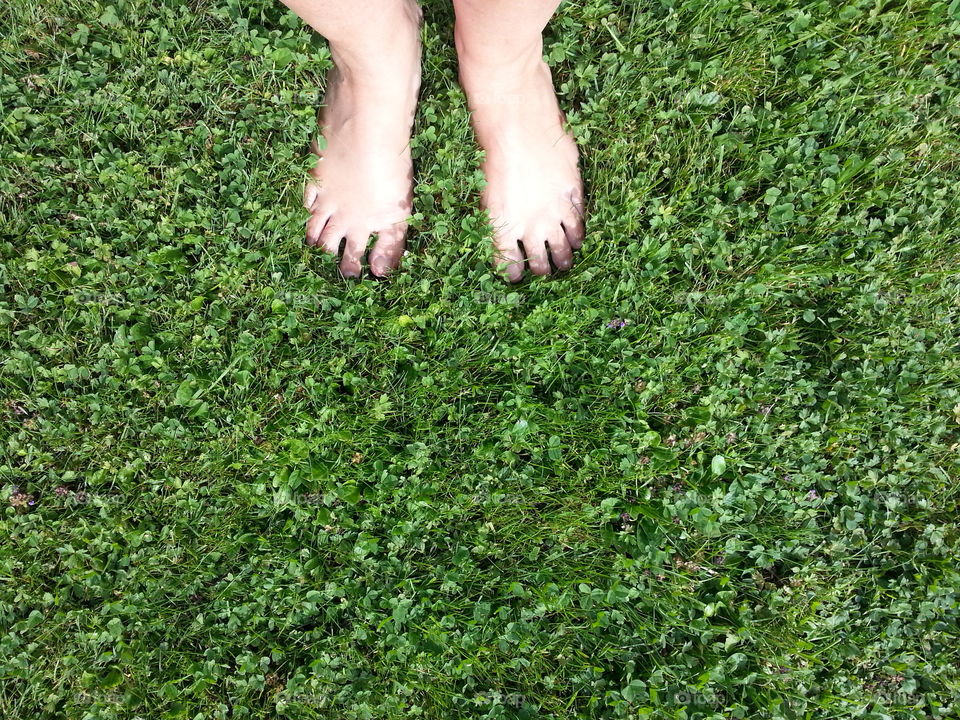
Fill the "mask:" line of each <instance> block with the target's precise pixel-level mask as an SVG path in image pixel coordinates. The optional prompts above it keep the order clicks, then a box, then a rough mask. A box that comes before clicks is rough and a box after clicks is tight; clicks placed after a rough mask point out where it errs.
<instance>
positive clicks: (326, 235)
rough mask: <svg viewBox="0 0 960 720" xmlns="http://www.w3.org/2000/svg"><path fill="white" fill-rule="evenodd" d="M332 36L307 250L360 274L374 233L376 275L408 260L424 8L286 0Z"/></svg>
mask: <svg viewBox="0 0 960 720" xmlns="http://www.w3.org/2000/svg"><path fill="white" fill-rule="evenodd" d="M283 2H284V4H286V5H287V6H288V7H289V8H290V9H291V10H293V11H294V12H295V13H297V15H299V16H300V17H301V18H303V20H304V21H305V22H306V23H307V24H308V25H310V26H311V27H313V28H314V29H315V30H316V31H317V32H319V33H320V34H321V35H323V36H324V37H326V38H327V40H328V41H329V43H330V52H331V55H332V56H333V61H334V65H335V67H334V69H332V70H331V71H330V74H329V76H328V78H327V91H326V97H325V98H324V107H323V109H322V110H321V112H320V116H319V118H318V121H319V124H320V127H321V131H322V136H323V142H322V143H321V144H320V145H319V146H318V145H317V144H316V143H315V144H314V147H313V151H314V152H315V153H316V155H317V158H318V159H317V164H316V167H315V168H314V169H313V171H312V172H311V174H312V176H313V180H311V181H310V182H309V183H308V185H307V188H306V191H305V192H304V205H305V206H306V207H307V209H309V210H310V213H311V216H310V219H309V220H308V221H307V243H308V244H310V245H313V246H319V247H322V248H323V249H324V250H326V251H327V252H330V253H333V254H338V253H339V252H340V246H341V243H342V242H343V241H344V240H345V241H346V244H345V246H344V250H343V257H342V259H341V261H340V271H341V272H342V273H343V274H344V275H345V276H348V277H357V276H359V275H360V272H361V262H362V260H363V256H364V254H365V252H366V249H367V243H368V241H369V239H370V236H371V235H376V236H377V240H376V242H375V243H374V246H373V248H372V249H371V251H370V253H369V256H368V258H367V260H368V264H369V266H370V270H371V272H373V273H374V274H375V275H386V274H387V273H389V272H390V271H391V270H393V269H394V268H396V267H397V265H398V264H399V262H400V256H401V255H402V254H403V250H404V244H405V236H406V231H407V219H408V218H409V216H410V214H411V210H412V201H413V170H412V162H411V157H410V132H411V128H412V125H413V115H414V112H415V108H416V101H417V93H418V91H419V88H420V37H419V27H420V18H421V15H420V9H419V7H418V6H417V5H416V3H415V1H414V0H377V2H369V1H367V0H283Z"/></svg>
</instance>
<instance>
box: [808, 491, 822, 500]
mask: <svg viewBox="0 0 960 720" xmlns="http://www.w3.org/2000/svg"><path fill="white" fill-rule="evenodd" d="M818 497H820V493H818V492H817V491H816V490H811V491H810V492H808V493H807V500H816V499H817V498H818Z"/></svg>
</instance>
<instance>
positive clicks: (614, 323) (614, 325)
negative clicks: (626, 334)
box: [607, 318, 630, 330]
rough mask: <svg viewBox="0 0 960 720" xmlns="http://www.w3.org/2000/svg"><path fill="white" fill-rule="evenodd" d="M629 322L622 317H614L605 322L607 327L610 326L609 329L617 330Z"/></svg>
mask: <svg viewBox="0 0 960 720" xmlns="http://www.w3.org/2000/svg"><path fill="white" fill-rule="evenodd" d="M629 324H630V321H629V320H624V319H622V318H614V319H613V320H611V321H610V322H608V323H607V327H608V328H610V329H611V330H619V329H620V328H622V327H626V326H627V325H629Z"/></svg>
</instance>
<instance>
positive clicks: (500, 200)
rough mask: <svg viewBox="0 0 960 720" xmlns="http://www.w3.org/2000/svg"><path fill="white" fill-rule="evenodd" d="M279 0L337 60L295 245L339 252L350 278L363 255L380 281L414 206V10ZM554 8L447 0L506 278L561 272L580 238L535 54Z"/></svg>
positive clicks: (571, 169) (573, 149) (392, 4)
mask: <svg viewBox="0 0 960 720" xmlns="http://www.w3.org/2000/svg"><path fill="white" fill-rule="evenodd" d="M283 2H284V3H285V4H286V5H287V6H288V7H290V8H291V9H292V10H293V11H294V12H296V13H297V14H298V15H299V16H300V17H301V18H303V20H304V21H305V22H306V23H307V24H309V25H310V26H311V27H312V28H313V29H315V30H316V31H317V32H319V33H320V34H321V35H323V36H324V37H325V38H326V39H327V40H328V42H329V43H330V52H331V55H332V57H333V61H334V66H335V67H334V69H333V70H331V72H330V75H329V76H328V78H327V93H326V97H325V98H324V106H323V108H322V110H321V112H320V116H319V118H318V122H319V125H320V129H321V135H322V141H321V143H320V145H319V146H318V145H317V144H314V152H315V153H316V154H317V156H318V159H317V163H316V166H315V167H314V169H313V171H312V173H311V174H312V180H311V181H310V182H309V183H308V184H307V188H306V191H305V193H304V204H305V206H306V207H307V209H308V210H309V211H310V218H309V220H308V221H307V233H306V234H307V243H308V244H309V245H312V246H316V247H319V248H322V249H323V250H324V251H326V252H329V253H331V254H334V255H337V256H338V257H339V258H340V271H341V273H342V274H343V275H344V276H346V277H359V276H360V274H361V273H362V269H363V264H364V260H366V264H367V266H368V267H369V269H370V271H371V273H373V274H374V275H376V276H379V277H383V276H386V275H388V274H389V273H390V272H391V271H393V270H395V269H396V268H397V267H398V265H399V263H400V258H401V257H402V255H403V251H404V248H405V243H406V233H407V219H408V218H409V217H410V215H411V214H412V211H413V210H412V201H413V166H412V161H411V156H410V133H411V129H412V126H413V117H414V112H415V110H416V102H417V93H418V91H419V86H420V43H419V24H420V18H421V14H420V9H419V7H418V6H417V5H416V4H415V2H414V1H413V0H368V1H364V0H283ZM557 5H558V0H454V7H455V10H456V16H457V22H456V28H455V38H456V46H457V54H458V57H459V64H460V82H461V84H462V86H463V88H464V91H465V92H466V95H467V102H468V105H469V108H470V110H471V115H472V120H473V127H474V130H475V131H476V135H477V139H478V141H479V142H480V145H481V147H482V148H483V150H484V157H485V160H484V163H483V172H484V175H485V177H486V181H487V183H486V188H485V189H484V191H483V195H482V198H481V200H482V203H483V207H484V208H485V209H486V210H487V212H488V214H489V216H490V222H491V225H492V227H493V244H494V252H493V256H494V264H495V266H496V267H497V268H498V270H499V271H500V272H501V273H502V275H503V277H504V278H505V279H507V280H509V281H510V282H517V281H519V280H520V279H522V277H523V274H524V269H525V267H527V268H529V270H530V272H532V273H533V274H535V275H548V274H550V273H551V272H553V271H555V270H556V271H562V270H566V269H568V268H570V267H571V266H572V264H573V253H574V251H575V250H577V249H579V248H580V247H581V245H582V244H583V239H584V221H583V217H584V200H583V184H582V182H581V179H580V172H579V168H578V151H577V145H576V143H575V142H574V139H573V137H572V136H571V135H570V133H569V132H568V131H567V130H566V128H565V126H564V116H563V113H562V111H561V110H560V107H559V104H558V103H557V98H556V94H555V93H554V89H553V81H552V78H551V75H550V70H549V68H548V67H547V65H546V64H545V63H544V61H543V57H542V56H543V42H542V32H543V29H544V27H545V26H546V24H547V22H548V21H549V19H550V17H551V16H552V15H553V13H554V11H555V10H556V8H557ZM371 241H372V242H371ZM368 246H369V247H368Z"/></svg>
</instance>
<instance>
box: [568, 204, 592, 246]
mask: <svg viewBox="0 0 960 720" xmlns="http://www.w3.org/2000/svg"><path fill="white" fill-rule="evenodd" d="M563 231H564V232H565V233H566V236H567V242H568V243H570V247H572V248H573V249H574V250H579V249H580V248H581V247H582V246H583V240H584V236H585V235H586V226H585V223H584V208H583V201H582V200H579V199H578V198H577V197H574V198H573V199H571V201H570V207H569V208H568V210H567V213H566V215H564V218H563Z"/></svg>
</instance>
